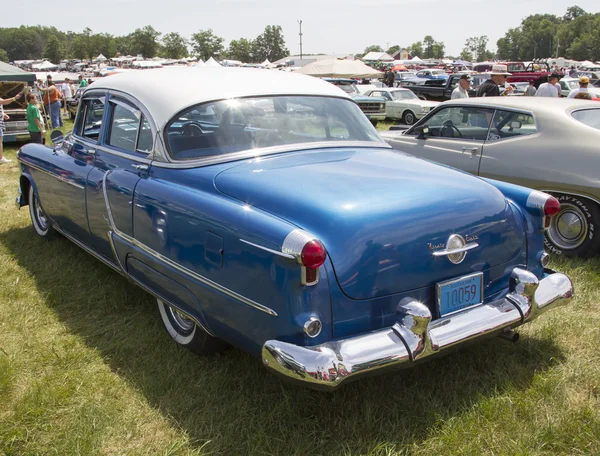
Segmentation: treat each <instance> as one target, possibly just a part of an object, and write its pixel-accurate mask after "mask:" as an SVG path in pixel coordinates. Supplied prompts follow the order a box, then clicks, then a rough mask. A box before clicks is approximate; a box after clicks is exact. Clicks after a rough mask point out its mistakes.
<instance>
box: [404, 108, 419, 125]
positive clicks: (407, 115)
mask: <svg viewBox="0 0 600 456" xmlns="http://www.w3.org/2000/svg"><path fill="white" fill-rule="evenodd" d="M415 120H416V119H415V114H414V113H413V112H412V111H405V112H404V115H403V116H402V121H403V122H404V123H405V124H406V125H412V124H414V123H415Z"/></svg>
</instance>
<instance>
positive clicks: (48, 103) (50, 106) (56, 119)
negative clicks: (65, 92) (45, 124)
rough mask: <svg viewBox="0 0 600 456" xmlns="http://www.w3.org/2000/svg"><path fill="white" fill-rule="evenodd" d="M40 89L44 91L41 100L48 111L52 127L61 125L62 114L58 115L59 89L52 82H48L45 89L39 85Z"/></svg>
mask: <svg viewBox="0 0 600 456" xmlns="http://www.w3.org/2000/svg"><path fill="white" fill-rule="evenodd" d="M40 90H41V91H42V92H45V94H44V98H43V101H44V106H45V107H46V112H49V113H50V119H51V123H52V128H60V127H62V126H63V122H62V116H61V115H60V90H58V87H56V85H55V84H54V82H50V83H49V84H48V88H47V89H44V88H43V87H40Z"/></svg>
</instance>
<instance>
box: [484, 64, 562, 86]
mask: <svg viewBox="0 0 600 456" xmlns="http://www.w3.org/2000/svg"><path fill="white" fill-rule="evenodd" d="M501 63H503V64H504V65H506V66H507V68H508V72H509V73H511V75H510V76H508V77H507V78H506V82H508V83H511V82H529V81H531V80H533V81H534V83H533V85H534V86H535V88H536V89H537V88H538V87H539V86H540V84H542V83H544V82H548V76H550V73H551V71H550V65H548V63H547V62H528V63H526V62H501ZM494 64H495V62H484V63H479V64H477V65H475V66H474V67H473V70H475V71H477V72H479V73H487V72H489V71H491V70H492V67H493V66H494Z"/></svg>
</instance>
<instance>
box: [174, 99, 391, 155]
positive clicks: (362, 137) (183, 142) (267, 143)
mask: <svg viewBox="0 0 600 456" xmlns="http://www.w3.org/2000/svg"><path fill="white" fill-rule="evenodd" d="M166 139H167V144H168V149H169V153H170V154H171V156H172V157H173V158H174V159H175V160H191V159H197V158H203V157H209V156H215V155H225V154H230V153H235V152H240V151H247V150H251V149H259V148H264V147H285V146H293V145H296V144H304V143H314V142H339V141H366V142H373V143H381V142H383V140H382V139H381V137H380V136H379V134H378V133H377V131H376V130H375V128H374V127H373V126H372V125H371V123H370V122H369V121H368V119H367V118H366V117H365V115H364V114H363V113H362V111H361V110H360V108H359V107H358V106H357V105H356V103H354V102H353V101H351V100H346V99H342V98H330V97H318V96H276V97H253V98H238V99H230V100H223V101H216V102H211V103H204V104H200V105H196V106H193V107H191V108H189V109H187V110H185V111H184V112H183V113H181V114H179V115H178V116H177V117H176V118H174V119H173V120H172V121H171V122H170V123H169V125H168V126H167V128H166Z"/></svg>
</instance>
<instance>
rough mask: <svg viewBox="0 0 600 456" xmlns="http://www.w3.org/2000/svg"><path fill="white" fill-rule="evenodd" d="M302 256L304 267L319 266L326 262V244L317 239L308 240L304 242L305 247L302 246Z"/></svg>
mask: <svg viewBox="0 0 600 456" xmlns="http://www.w3.org/2000/svg"><path fill="white" fill-rule="evenodd" d="M300 258H301V260H302V265H303V266H304V267H307V268H319V267H321V266H322V265H323V263H325V259H326V258H327V252H326V251H325V246H324V245H323V244H321V242H320V241H317V240H316V239H313V240H312V241H308V242H307V243H306V244H304V247H302V254H301V255H300Z"/></svg>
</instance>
